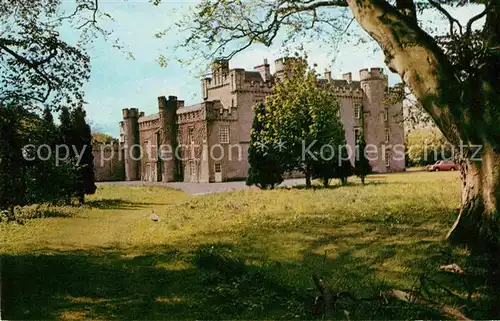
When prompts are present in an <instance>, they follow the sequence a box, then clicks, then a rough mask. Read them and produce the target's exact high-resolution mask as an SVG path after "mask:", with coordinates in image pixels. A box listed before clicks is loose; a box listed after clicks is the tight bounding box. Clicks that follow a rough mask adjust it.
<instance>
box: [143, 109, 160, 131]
mask: <svg viewBox="0 0 500 321" xmlns="http://www.w3.org/2000/svg"><path fill="white" fill-rule="evenodd" d="M158 126H160V115H159V114H158V113H156V114H153V115H148V116H144V113H142V117H139V130H141V131H144V130H150V129H154V128H157V127H158Z"/></svg>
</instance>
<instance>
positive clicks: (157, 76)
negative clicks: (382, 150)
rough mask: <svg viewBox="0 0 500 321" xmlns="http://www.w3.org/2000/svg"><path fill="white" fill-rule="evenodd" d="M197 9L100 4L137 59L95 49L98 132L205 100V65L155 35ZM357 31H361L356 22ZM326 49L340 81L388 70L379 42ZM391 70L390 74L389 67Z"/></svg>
mask: <svg viewBox="0 0 500 321" xmlns="http://www.w3.org/2000/svg"><path fill="white" fill-rule="evenodd" d="M192 5H194V2H189V1H185V2H179V1H165V0H163V2H162V4H161V5H160V6H158V7H154V6H153V5H152V4H151V3H149V2H148V1H147V0H140V1H105V0H102V2H100V7H101V9H102V10H103V11H104V12H107V13H109V14H110V15H111V16H112V17H113V19H114V21H105V22H104V25H103V26H104V27H105V28H106V29H108V30H113V31H114V33H113V35H112V38H111V39H113V38H118V39H119V41H120V42H121V43H123V44H124V45H125V47H126V50H128V51H130V52H132V53H133V56H134V58H135V59H131V58H130V57H129V56H128V55H127V54H126V53H125V52H124V51H123V50H119V49H116V48H113V46H112V45H113V43H112V41H104V40H103V39H97V40H96V41H95V42H94V43H93V44H92V45H91V46H89V48H88V53H89V55H90V56H91V59H92V60H91V61H92V70H91V79H90V81H89V83H88V84H87V85H86V88H85V91H86V101H87V102H88V104H87V105H86V106H85V109H86V111H87V116H88V118H89V120H90V122H91V125H92V127H93V129H94V130H97V131H100V132H104V133H107V134H110V135H112V136H115V137H117V136H118V134H119V130H118V122H119V121H120V120H121V110H122V109H123V108H130V107H136V108H139V109H141V110H142V111H144V112H146V114H149V113H155V112H156V111H157V97H158V96H162V95H165V96H168V95H174V96H177V97H178V98H179V99H183V100H185V101H186V104H195V103H197V102H199V101H200V100H201V98H200V91H201V84H200V80H199V77H198V74H197V73H196V71H198V70H199V68H198V69H197V67H199V66H189V65H181V64H179V63H178V62H177V61H176V59H175V57H178V56H179V55H182V53H179V52H174V50H173V47H174V45H175V44H176V43H177V42H178V41H179V39H180V37H181V36H180V35H177V34H176V33H175V32H171V33H169V34H167V36H166V37H164V38H161V39H157V38H156V37H155V36H154V34H155V33H157V32H159V31H162V30H165V29H166V28H168V27H169V26H171V25H172V24H173V23H174V22H175V21H176V20H177V19H178V17H179V16H180V15H182V14H183V13H185V12H186V11H187V10H188V9H189V6H192ZM480 9H481V8H478V7H473V8H461V9H455V10H452V12H453V14H454V15H455V16H456V17H457V18H458V19H459V20H461V21H466V19H467V18H468V17H470V16H472V15H473V14H475V13H477V12H479V11H480ZM424 20H425V21H426V23H428V24H434V25H436V24H437V25H438V26H439V27H440V28H448V26H447V22H446V21H443V20H442V19H436V17H435V16H431V15H426V16H424ZM353 27H354V28H358V27H357V26H356V24H353ZM67 32H70V31H69V30H68V31H67ZM324 45H325V43H323V42H321V40H318V42H317V43H314V42H310V43H307V45H306V50H307V51H308V56H309V60H310V62H311V63H317V64H318V70H319V71H323V70H324V69H325V68H328V69H331V71H332V75H333V76H334V77H335V78H340V77H341V74H342V73H346V72H352V73H353V78H354V79H357V75H358V71H359V70H360V69H363V68H370V67H384V68H385V65H384V63H383V55H382V53H381V52H380V51H375V52H373V48H374V44H368V45H366V44H365V45H360V46H358V47H356V46H354V45H346V46H343V47H341V48H342V49H341V50H340V51H338V53H337V54H336V59H335V61H333V60H334V59H333V57H332V56H331V55H329V54H328V52H327V51H326V50H325V49H324V47H323V48H321V46H324ZM327 45H328V44H327ZM280 50H281V48H280V45H279V44H276V45H275V46H273V47H271V48H265V47H263V46H254V47H250V48H249V49H247V50H246V51H244V52H242V53H240V54H238V55H237V56H235V57H234V58H233V59H232V60H231V62H230V67H231V68H245V69H252V68H253V67H254V66H256V65H259V64H261V63H262V61H263V59H264V58H267V59H268V60H269V62H270V63H271V66H272V61H274V59H276V58H278V57H279V56H280ZM162 54H163V55H165V56H166V57H167V59H168V65H167V67H161V66H160V65H159V63H158V62H157V59H158V57H159V56H160V55H162ZM271 68H272V67H271ZM385 70H386V72H389V71H388V70H387V68H385ZM389 79H390V82H391V84H394V83H396V82H399V81H400V79H399V76H397V75H394V74H391V75H390V78H389Z"/></svg>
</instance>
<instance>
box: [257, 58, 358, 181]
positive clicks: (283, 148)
mask: <svg viewBox="0 0 500 321" xmlns="http://www.w3.org/2000/svg"><path fill="white" fill-rule="evenodd" d="M285 65H286V68H287V69H286V71H285V76H284V79H283V81H281V82H279V83H277V84H276V85H275V88H274V94H273V95H271V96H268V97H267V99H266V103H265V104H266V113H265V119H266V121H265V122H264V129H263V130H262V131H261V134H260V138H259V139H260V140H261V142H262V144H264V145H265V146H273V148H274V149H277V153H278V157H277V159H278V160H279V161H281V165H282V167H283V168H284V169H285V170H287V171H294V170H298V171H301V172H303V173H304V174H305V176H306V181H307V185H308V186H309V187H310V179H311V177H320V178H322V179H323V180H324V182H328V181H329V179H330V178H333V177H339V178H342V179H343V178H344V177H346V175H347V176H348V175H349V174H348V166H347V165H346V164H342V162H341V157H340V156H341V154H340V153H341V150H342V147H343V146H345V136H344V135H345V134H344V129H343V126H342V123H341V121H340V119H339V116H338V110H339V104H338V102H337V99H336V97H335V95H334V93H333V90H331V88H330V87H329V85H328V84H325V83H320V82H319V80H318V78H317V76H316V74H315V72H314V70H312V69H310V68H309V67H308V65H307V63H306V60H305V58H304V59H303V58H299V57H296V58H288V59H287V60H286V61H285ZM268 148H269V147H268ZM344 174H345V175H344Z"/></svg>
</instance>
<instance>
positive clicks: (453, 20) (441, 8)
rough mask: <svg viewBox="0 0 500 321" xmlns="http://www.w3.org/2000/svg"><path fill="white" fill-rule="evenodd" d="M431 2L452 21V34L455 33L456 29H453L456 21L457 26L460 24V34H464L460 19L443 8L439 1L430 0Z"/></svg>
mask: <svg viewBox="0 0 500 321" xmlns="http://www.w3.org/2000/svg"><path fill="white" fill-rule="evenodd" d="M428 1H429V3H430V4H431V5H432V6H433V7H434V8H436V9H437V10H438V11H439V12H441V13H442V14H443V15H444V16H445V17H446V18H448V21H449V22H450V35H453V34H454V31H453V24H454V23H456V24H457V26H458V29H459V31H460V35H462V34H463V32H462V25H461V24H460V21H458V20H457V19H455V18H454V17H453V16H452V15H451V14H450V13H449V12H448V11H446V9H445V8H443V7H442V6H441V5H440V4H439V2H436V1H435V0H428Z"/></svg>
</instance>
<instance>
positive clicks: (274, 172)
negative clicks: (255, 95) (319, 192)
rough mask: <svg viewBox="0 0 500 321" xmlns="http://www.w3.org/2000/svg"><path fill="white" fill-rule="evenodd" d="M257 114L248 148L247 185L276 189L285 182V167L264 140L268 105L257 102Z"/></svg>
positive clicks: (275, 152) (255, 110) (255, 107)
mask: <svg viewBox="0 0 500 321" xmlns="http://www.w3.org/2000/svg"><path fill="white" fill-rule="evenodd" d="M253 110H254V112H255V116H254V119H253V123H252V131H251V133H250V146H249V148H248V163H249V165H250V167H249V168H248V177H247V180H246V184H247V185H249V186H250V185H256V186H257V187H259V188H260V189H268V188H270V189H274V187H275V186H276V185H279V184H280V183H281V182H283V168H282V166H281V162H280V160H279V159H278V153H277V151H276V150H274V148H272V147H271V148H266V146H265V145H264V143H263V142H262V138H263V137H264V135H265V127H266V126H265V124H266V121H267V119H266V107H265V106H264V104H262V103H261V104H257V105H255V106H254V108H253Z"/></svg>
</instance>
